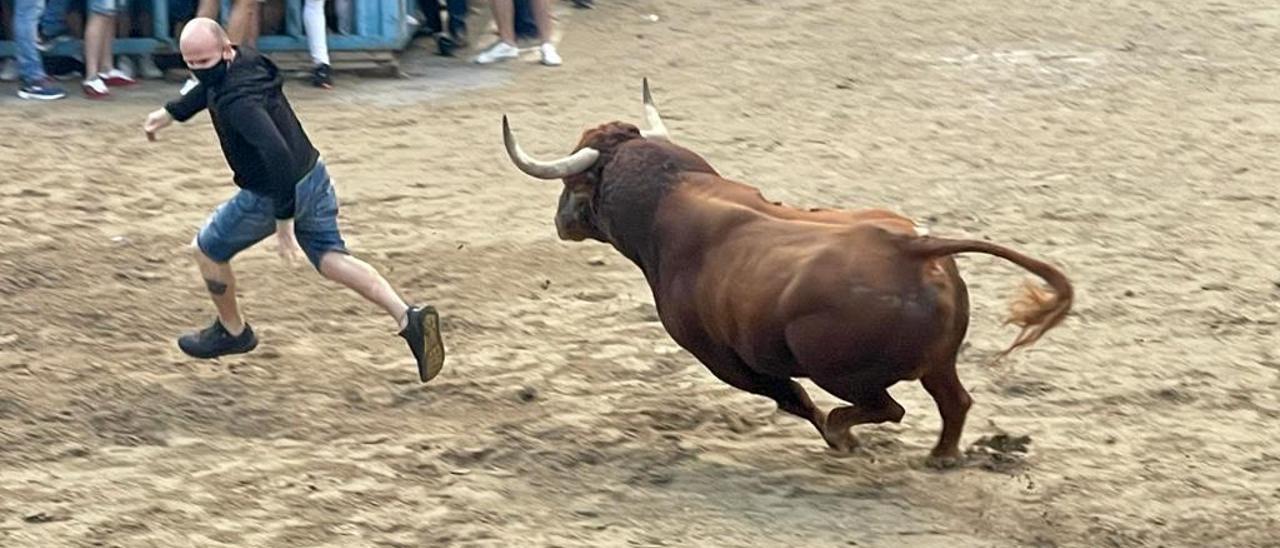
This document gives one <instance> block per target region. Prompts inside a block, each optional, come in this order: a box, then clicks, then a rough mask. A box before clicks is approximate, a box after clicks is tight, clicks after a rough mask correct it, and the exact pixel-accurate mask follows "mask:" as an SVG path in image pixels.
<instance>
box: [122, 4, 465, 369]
mask: <svg viewBox="0 0 1280 548" xmlns="http://www.w3.org/2000/svg"><path fill="white" fill-rule="evenodd" d="M179 48H180V49H181V51H182V57H183V60H184V61H185V62H186V64H187V66H188V68H190V69H191V72H192V73H193V74H194V75H195V76H196V78H197V79H199V84H198V85H197V86H196V87H195V88H194V89H192V90H191V91H190V92H189V93H187V94H186V95H183V96H182V97H181V98H179V99H176V100H174V101H171V102H169V103H168V104H166V105H165V106H164V108H161V109H158V110H156V111H154V112H152V113H151V114H150V115H148V116H147V120H146V122H145V123H144V124H143V131H144V132H146V134H147V136H148V138H149V139H152V140H154V139H155V133H156V132H157V131H159V130H160V129H162V128H164V127H166V126H168V125H169V124H171V123H173V121H174V120H177V121H180V122H184V121H186V120H189V119H191V117H193V116H195V115H196V114H197V113H199V112H200V111H202V110H208V111H209V116H210V118H211V119H212V121H213V127H214V129H215V130H216V132H217V134H218V140H219V141H220V142H221V144H222V151H223V155H224V156H226V159H227V163H228V164H229V165H230V166H231V170H232V171H233V172H234V173H235V183H236V185H237V186H239V187H240V191H239V192H238V193H237V194H236V195H235V196H234V197H232V198H231V199H230V200H228V201H227V202H226V203H223V204H222V205H220V206H218V208H217V209H216V210H215V211H214V212H213V214H212V215H211V216H210V217H209V219H208V220H207V221H206V222H205V224H204V226H203V227H202V228H201V229H200V231H199V233H198V234H197V235H196V238H195V242H194V244H195V257H196V263H197V264H198V265H199V267H200V273H201V275H202V276H203V277H204V281H205V287H206V288H207V289H208V290H209V294H210V296H211V297H212V299H213V303H214V305H215V307H216V308H217V311H218V317H217V318H216V319H215V320H214V321H213V323H212V324H211V325H209V327H206V328H204V329H202V330H200V331H196V332H193V333H187V334H185V335H183V336H181V337H180V338H179V339H178V346H179V348H181V349H182V351H183V352H185V353H187V354H188V355H190V356H193V357H197V358H216V357H218V356H224V355H228V354H238V353H244V352H249V351H251V350H253V349H254V348H255V347H257V345H258V339H257V337H256V336H255V335H254V333H253V329H252V328H251V327H250V326H249V324H248V323H246V322H245V321H244V319H243V316H242V315H241V313H240V310H239V307H238V304H237V302H236V295H235V284H236V282H235V277H234V275H233V273H232V270H231V259H232V258H233V257H235V255H236V254H237V253H239V252H241V251H243V250H245V249H247V248H249V247H250V246H252V245H254V244H256V243H257V242H259V241H261V240H263V239H265V238H267V237H268V236H270V235H272V234H275V236H276V240H277V242H278V244H279V248H278V251H279V253H280V256H281V257H282V258H283V259H284V260H285V261H286V262H289V263H293V262H296V261H297V260H298V258H299V254H303V255H305V256H306V258H307V260H308V261H310V263H311V266H313V267H314V268H315V269H316V270H317V271H319V272H320V274H322V275H323V276H324V277H326V278H328V279H330V280H333V281H336V282H339V283H341V284H343V285H345V286H347V287H348V288H351V289H352V290H354V291H356V292H357V293H359V294H360V295H361V296H363V297H364V298H365V299H367V300H369V301H370V302H373V303H375V304H377V305H379V306H381V307H382V308H383V309H384V310H386V311H387V313H388V314H389V315H390V316H391V318H392V319H393V320H394V321H396V323H397V325H398V327H399V330H400V331H399V334H400V336H401V337H403V338H404V339H405V340H406V341H407V342H408V343H409V349H410V351H411V352H412V353H413V358H414V360H415V361H416V362H417V366H418V375H419V378H420V379H421V380H422V382H426V381H428V380H431V378H433V377H435V376H436V375H437V374H439V372H440V369H441V368H442V367H443V366H444V344H443V342H442V341H441V336H440V315H439V314H438V313H437V312H436V309H435V308H433V307H431V306H411V305H409V304H408V303H406V302H405V301H404V300H403V299H402V298H401V297H400V295H399V294H398V293H397V292H396V291H395V289H394V288H392V287H391V284H390V283H388V282H387V280H386V279H385V278H383V277H382V275H381V274H379V273H378V271H377V270H375V269H374V268H373V267H372V266H370V265H369V264H367V263H365V262H364V261H361V260H359V259H357V258H355V257H353V256H351V254H350V253H349V252H348V250H347V248H346V245H345V243H344V242H343V240H342V234H341V233H340V231H339V229H338V199H337V196H336V195H335V194H334V188H333V183H332V181H331V180H330V178H329V173H328V171H327V169H326V167H325V164H324V161H323V160H322V159H321V158H320V153H319V152H318V151H316V149H315V147H313V146H312V145H311V141H310V140H309V139H308V138H307V134H306V133H305V132H304V131H303V129H302V125H301V123H299V122H298V118H297V116H295V115H294V112H293V108H292V107H291V106H290V105H289V101H288V99H287V98H286V97H285V95H284V91H283V89H282V86H283V84H284V77H283V75H282V74H281V73H280V71H279V69H278V68H277V67H276V66H275V64H274V63H272V62H271V60H269V59H267V58H266V57H264V56H262V55H261V54H259V53H258V52H257V51H256V50H254V49H253V48H250V47H247V46H233V45H232V44H231V42H230V40H229V39H228V37H227V35H226V33H225V32H224V31H223V29H222V27H220V26H218V23H217V22H215V21H213V20H212V19H205V18H196V19H193V20H192V21H191V22H189V23H188V24H187V25H186V27H185V28H184V29H183V30H182V36H181V38H180V40H179Z"/></svg>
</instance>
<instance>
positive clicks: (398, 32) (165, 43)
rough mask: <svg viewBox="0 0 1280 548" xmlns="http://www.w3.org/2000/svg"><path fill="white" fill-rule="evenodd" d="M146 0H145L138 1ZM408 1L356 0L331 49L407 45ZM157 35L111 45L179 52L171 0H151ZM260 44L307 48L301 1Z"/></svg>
mask: <svg viewBox="0 0 1280 548" xmlns="http://www.w3.org/2000/svg"><path fill="white" fill-rule="evenodd" d="M134 1H135V2H137V1H145V0H134ZM221 1H222V11H221V13H222V19H223V23H224V24H225V23H226V20H227V16H228V14H230V13H231V0H221ZM405 3H406V0H356V1H355V2H352V3H351V4H352V9H353V10H355V14H354V16H353V17H352V21H353V23H354V24H353V25H352V26H353V27H354V29H353V30H354V31H355V33H354V34H338V33H334V32H330V33H328V34H329V50H330V51H378V50H395V51H399V50H402V49H404V47H405V45H406V44H408V42H409V39H410V35H409V33H410V31H411V29H408V28H407V27H406V25H405V10H406V8H405ZM151 10H152V11H151V14H152V17H151V19H152V21H154V24H153V25H152V31H151V32H152V36H150V37H145V38H116V40H115V44H114V46H113V48H112V50H113V51H114V52H115V53H116V54H117V55H119V54H141V53H171V52H177V51H178V43H177V39H176V38H174V37H171V36H169V2H168V0H151ZM83 48H84V46H83V45H82V44H81V42H80V41H79V40H70V41H66V42H61V43H59V44H58V45H57V46H55V47H54V48H52V49H51V50H50V51H49V52H47V53H46V55H68V56H78V55H79V54H80V53H81V52H82V51H83ZM258 49H260V50H262V51H266V52H274V51H307V37H306V34H305V33H304V32H303V30H302V0H285V34H282V35H267V36H261V37H259V38H258ZM15 52H16V48H15V47H14V44H13V42H9V41H0V57H12V56H14V55H15Z"/></svg>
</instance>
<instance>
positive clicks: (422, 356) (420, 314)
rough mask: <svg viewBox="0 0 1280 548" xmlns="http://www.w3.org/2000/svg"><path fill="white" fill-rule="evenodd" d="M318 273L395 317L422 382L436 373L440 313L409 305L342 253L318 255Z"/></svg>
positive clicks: (368, 268)
mask: <svg viewBox="0 0 1280 548" xmlns="http://www.w3.org/2000/svg"><path fill="white" fill-rule="evenodd" d="M320 273H321V274H322V275H324V277H326V278H328V279H330V280H333V281H335V282H338V283H340V284H342V285H345V286H347V287H349V288H351V289H352V290H354V291H355V292H356V293H359V294H360V296H362V297H364V298H365V299H367V300H369V301H370V302H373V303H375V304H377V305H378V306H381V307H382V309H383V310H385V311H386V312H387V314H388V315H390V316H391V318H392V319H394V320H395V322H396V325H397V326H399V328H400V336H401V337H404V339H405V341H406V342H408V343H409V349H410V350H411V351H412V352H413V358H414V361H416V362H417V365H418V378H419V379H421V380H422V382H427V381H429V380H431V379H433V378H435V376H436V375H438V374H440V369H441V368H443V367H444V343H443V341H442V339H441V336H440V315H439V313H437V312H436V310H435V308H433V307H430V306H409V305H408V304H407V303H405V301H404V299H402V298H401V297H400V295H399V294H398V293H396V290H395V289H394V288H392V287H391V284H390V283H389V282H387V279H386V278H383V277H382V275H381V274H379V273H378V271H377V270H376V269H374V268H373V267H372V266H369V264H368V263H366V262H364V261H361V260H360V259H357V258H355V257H352V256H350V255H347V254H346V253H341V252H329V253H326V254H325V255H324V256H323V257H321V258H320Z"/></svg>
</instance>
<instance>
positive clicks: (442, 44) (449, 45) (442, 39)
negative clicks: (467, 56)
mask: <svg viewBox="0 0 1280 548" xmlns="http://www.w3.org/2000/svg"><path fill="white" fill-rule="evenodd" d="M457 49H458V43H457V42H455V41H454V40H453V38H452V37H450V36H448V35H445V34H443V33H442V34H437V35H436V53H439V54H440V55H441V56H443V57H453V52H454V50H457Z"/></svg>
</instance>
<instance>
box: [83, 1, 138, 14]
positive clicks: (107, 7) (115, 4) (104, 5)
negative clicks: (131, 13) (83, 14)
mask: <svg viewBox="0 0 1280 548" xmlns="http://www.w3.org/2000/svg"><path fill="white" fill-rule="evenodd" d="M128 3H129V2H128V0H89V6H88V7H89V11H90V12H91V13H96V14H99V15H115V14H116V13H118V12H121V11H124V9H125V8H126V7H128Z"/></svg>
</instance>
